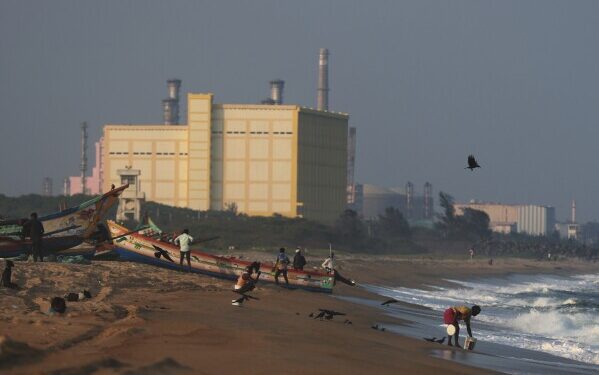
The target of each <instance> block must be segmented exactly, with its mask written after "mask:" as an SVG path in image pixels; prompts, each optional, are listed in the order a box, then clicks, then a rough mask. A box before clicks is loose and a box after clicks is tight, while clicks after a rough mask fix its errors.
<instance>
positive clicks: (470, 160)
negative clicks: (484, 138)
mask: <svg viewBox="0 0 599 375" xmlns="http://www.w3.org/2000/svg"><path fill="white" fill-rule="evenodd" d="M476 168H480V165H478V163H477V162H476V159H475V158H474V155H468V166H467V167H466V168H464V169H470V170H471V171H473V170H474V169H476Z"/></svg>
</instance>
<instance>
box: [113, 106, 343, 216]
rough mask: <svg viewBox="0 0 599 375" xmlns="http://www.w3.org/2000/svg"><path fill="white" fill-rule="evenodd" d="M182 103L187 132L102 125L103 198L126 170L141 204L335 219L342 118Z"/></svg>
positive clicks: (298, 110)
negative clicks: (133, 175) (134, 178)
mask: <svg viewBox="0 0 599 375" xmlns="http://www.w3.org/2000/svg"><path fill="white" fill-rule="evenodd" d="M281 96H282V95H281ZM273 99H276V98H273ZM279 99H281V97H279ZM187 100H188V103H187V104H188V123H187V125H178V126H177V125H175V126H173V125H106V126H104V136H103V150H104V151H103V154H102V166H103V171H104V173H103V179H102V181H103V185H102V188H103V191H108V190H109V188H110V185H111V184H115V185H119V184H120V177H119V170H122V169H124V168H129V169H135V170H139V171H140V174H139V184H140V185H139V186H140V189H141V192H143V194H144V197H145V199H146V200H150V201H154V202H159V203H163V204H167V205H171V206H178V207H186V208H191V209H194V210H225V209H227V208H229V207H233V206H234V207H236V208H237V210H238V212H242V213H246V214H248V215H259V216H270V215H273V214H275V213H276V214H281V215H283V216H287V217H305V218H308V219H313V220H317V221H321V222H324V223H332V222H334V221H335V220H336V219H337V217H338V216H339V214H340V213H341V212H343V210H344V209H345V207H346V196H347V190H346V189H347V151H348V150H347V135H348V118H349V116H348V115H347V114H344V113H334V112H328V111H319V110H313V109H309V108H305V107H301V106H298V105H283V104H281V105H260V104H257V105H247V104H216V103H214V102H213V94H188V97H187Z"/></svg>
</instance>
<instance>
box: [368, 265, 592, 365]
mask: <svg viewBox="0 0 599 375" xmlns="http://www.w3.org/2000/svg"><path fill="white" fill-rule="evenodd" d="M448 281H451V282H452V284H453V285H452V286H450V287H438V286H427V287H426V289H410V288H403V287H397V288H393V287H383V286H372V285H370V286H365V287H366V288H367V289H369V290H371V291H373V292H375V293H378V294H380V295H382V296H386V297H392V298H395V299H397V300H400V301H403V302H408V303H410V304H415V305H420V306H426V307H428V308H430V309H432V311H430V310H429V311H427V312H417V310H411V311H410V312H409V313H408V315H409V316H407V317H406V316H405V314H402V313H401V311H400V309H398V308H397V307H395V308H389V309H388V311H389V312H390V313H392V314H393V315H397V316H398V317H402V315H403V317H404V318H407V319H412V320H417V321H419V323H420V326H421V327H427V326H430V329H429V331H428V332H430V333H431V334H429V336H432V335H434V334H436V336H437V337H442V335H443V334H444V326H443V324H442V323H443V322H442V315H443V311H444V310H445V309H446V308H447V307H449V306H456V305H463V304H465V305H468V306H470V305H473V304H477V305H480V306H481V307H482V312H481V314H479V315H478V316H476V317H474V318H473V320H472V329H473V333H474V337H476V338H477V339H478V340H479V344H478V345H477V349H478V346H480V344H481V343H483V342H484V343H495V344H502V345H505V346H509V347H515V348H522V349H527V351H526V352H528V350H529V351H535V352H539V353H545V354H551V355H552V356H557V357H561V358H564V359H567V360H572V361H577V362H583V363H585V364H590V365H591V366H590V367H588V368H591V369H594V368H595V366H594V365H599V274H590V275H580V276H570V277H561V276H549V275H512V276H508V277H504V278H489V279H479V280H476V281H460V280H448ZM409 310H410V309H408V310H405V309H404V310H403V311H404V312H407V311H409ZM463 328H464V329H463V330H461V331H460V339H461V342H462V343H463V339H464V338H465V337H466V335H467V332H466V330H465V326H463ZM426 329H428V328H421V329H420V330H419V331H418V332H416V333H415V334H414V335H418V334H425V333H427V332H425V330H426ZM510 355H515V354H513V353H512V354H510ZM515 356H517V357H519V358H520V359H524V360H526V359H527V358H526V355H525V354H522V355H520V354H518V355H515ZM528 357H531V356H528ZM532 357H535V358H538V357H537V356H532ZM572 361H567V362H568V363H573V362H572ZM583 367H586V366H583ZM596 369H597V370H598V371H599V367H596Z"/></svg>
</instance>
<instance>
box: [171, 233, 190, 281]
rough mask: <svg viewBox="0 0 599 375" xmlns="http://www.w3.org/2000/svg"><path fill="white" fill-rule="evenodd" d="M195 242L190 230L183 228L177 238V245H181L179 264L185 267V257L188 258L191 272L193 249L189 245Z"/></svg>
mask: <svg viewBox="0 0 599 375" xmlns="http://www.w3.org/2000/svg"><path fill="white" fill-rule="evenodd" d="M192 242H193V237H191V236H190V235H189V230H188V229H187V228H186V229H183V233H182V234H181V235H179V236H178V237H177V238H175V245H178V246H179V251H180V253H179V265H180V266H181V267H183V258H187V265H188V266H189V272H191V251H190V250H189V245H190V244H191V243H192Z"/></svg>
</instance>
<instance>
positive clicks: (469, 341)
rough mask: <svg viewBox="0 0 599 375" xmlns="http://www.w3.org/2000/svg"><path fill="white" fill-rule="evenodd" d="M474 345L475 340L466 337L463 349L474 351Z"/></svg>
mask: <svg viewBox="0 0 599 375" xmlns="http://www.w3.org/2000/svg"><path fill="white" fill-rule="evenodd" d="M475 345H476V339H475V338H474V337H470V336H468V337H466V341H464V349H466V350H474V346H475Z"/></svg>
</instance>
